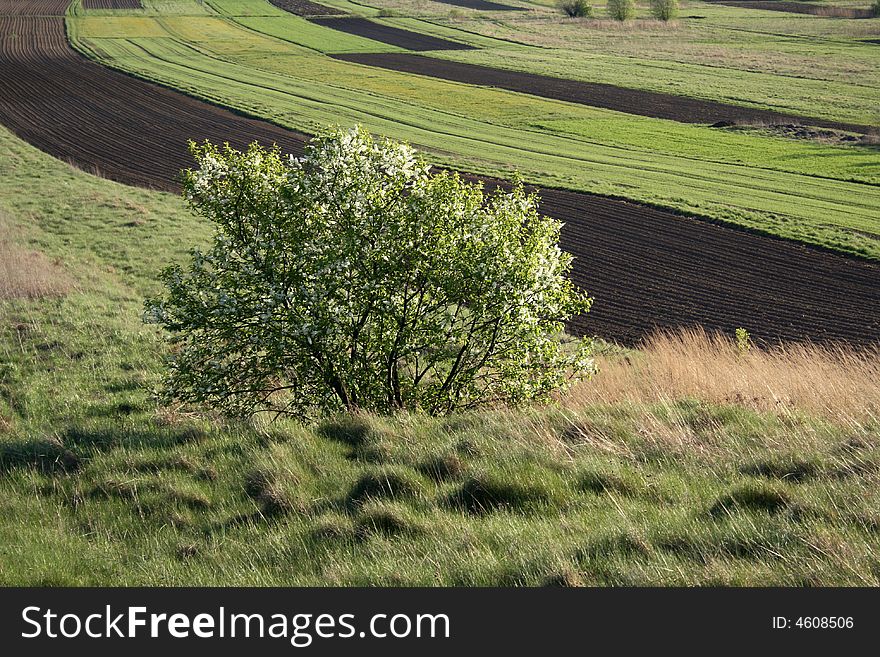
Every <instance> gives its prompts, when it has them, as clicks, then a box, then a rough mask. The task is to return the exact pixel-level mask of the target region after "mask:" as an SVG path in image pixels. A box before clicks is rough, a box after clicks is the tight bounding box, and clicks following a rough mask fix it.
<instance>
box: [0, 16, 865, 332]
mask: <svg viewBox="0 0 880 657" xmlns="http://www.w3.org/2000/svg"><path fill="white" fill-rule="evenodd" d="M51 1H52V0H46V2H44V3H43V7H42V8H38V9H39V12H37V13H43V14H45V13H47V12H48V11H49V3H50V2H51ZM35 2H36V0H34V2H32V3H31V4H32V5H33V4H35ZM17 4H18V3H16V5H17ZM8 6H9V0H0V15H2V14H4V13H6V12H5V11H4V10H5V9H7V8H8ZM11 35H15V36H14V37H12V36H11ZM0 61H2V64H3V65H2V66H0V122H2V123H3V124H4V125H5V126H7V127H8V128H9V129H11V130H12V131H13V132H15V133H16V134H17V135H19V136H20V137H22V138H23V139H25V140H27V141H29V142H30V143H32V144H34V145H35V146H37V147H38V148H40V149H41V150H43V151H46V152H47V153H50V154H52V155H55V156H56V157H59V158H61V159H63V160H67V161H70V162H72V163H74V164H75V165H77V166H79V167H81V168H83V169H85V170H87V171H93V172H97V173H99V174H100V175H103V176H106V177H108V178H112V179H114V180H118V181H121V182H125V183H129V184H134V185H141V186H146V187H154V188H159V189H167V190H175V189H177V188H178V185H177V182H176V181H177V175H178V171H179V170H180V169H181V168H185V167H188V166H190V165H191V160H190V158H189V155H188V153H187V149H186V142H187V140H188V139H197V140H201V139H204V138H208V139H211V140H214V141H224V140H228V141H229V142H230V143H232V144H233V145H235V146H238V147H242V146H244V145H245V144H247V143H249V142H250V141H252V140H258V141H260V142H262V143H264V144H270V143H272V142H277V143H278V144H279V145H280V146H281V147H282V149H283V150H285V151H287V152H293V153H299V152H301V150H302V147H303V144H304V142H305V139H306V138H307V137H306V136H305V135H301V134H298V133H295V132H292V131H289V130H284V129H282V128H279V127H277V126H274V125H271V124H269V123H266V122H262V121H256V120H251V119H247V118H243V117H241V116H238V115H236V114H234V113H232V112H229V111H226V110H223V109H220V108H217V107H215V106H213V105H209V104H207V103H203V102H201V101H198V100H195V99H192V98H190V97H188V96H185V95H183V94H180V93H177V92H174V91H171V90H168V89H165V88H162V87H159V86H157V85H153V84H149V83H146V82H142V81H139V80H137V79H135V78H132V77H129V76H127V75H124V74H122V73H118V72H115V71H112V70H109V69H107V68H104V67H102V66H100V65H98V64H95V63H93V62H91V61H89V60H87V59H85V58H83V57H81V56H80V55H79V54H77V53H76V52H75V51H73V49H72V48H71V47H70V46H69V45H68V43H67V40H66V37H65V32H64V22H63V18H61V17H36V16H0ZM541 207H542V210H543V211H544V212H546V213H547V214H550V215H552V216H554V217H557V218H559V219H560V220H562V221H564V222H565V228H564V230H563V237H562V246H563V247H564V248H565V249H567V250H569V251H571V252H572V253H574V254H575V255H576V256H577V258H576V260H575V266H574V271H573V274H572V278H573V279H574V280H575V281H576V282H577V283H578V284H580V285H581V286H582V287H584V288H585V289H587V290H588V291H589V292H590V293H591V294H592V295H594V297H595V298H596V305H595V307H594V311H593V312H591V313H590V314H589V315H588V316H587V317H586V318H579V319H578V320H576V321H575V322H573V323H572V328H573V329H574V330H575V331H577V332H579V333H590V334H600V335H604V336H607V337H611V338H614V339H616V340H619V341H621V342H626V343H633V342H635V341H637V340H638V339H639V338H640V337H642V336H643V335H644V334H645V333H646V332H647V331H650V330H651V329H652V328H654V327H667V328H668V327H675V326H687V325H697V324H699V325H703V326H705V327H707V328H710V329H722V330H725V331H728V332H730V331H732V330H733V329H734V328H736V327H737V326H743V327H745V328H747V329H748V330H749V331H750V332H751V333H752V335H753V336H754V337H755V338H758V339H765V340H775V339H779V338H784V339H797V340H802V339H811V340H814V341H826V340H847V341H850V342H852V343H855V344H866V343H869V342H874V341H877V340H878V338H880V265H877V264H873V263H867V262H861V261H857V260H853V259H850V258H846V257H844V256H839V255H835V254H830V253H825V252H820V251H816V250H811V249H808V248H806V247H803V246H800V245H797V244H794V243H791V242H784V241H781V240H774V239H769V238H764V237H761V236H757V235H752V234H749V233H745V232H742V231H737V230H732V229H729V228H724V227H720V226H716V225H713V224H711V223H708V222H703V221H699V220H696V219H689V218H684V217H679V216H676V215H674V214H671V213H669V212H664V211H662V210H657V209H653V208H648V207H645V206H641V205H637V204H633V203H627V202H622V201H617V200H613V199H606V198H602V197H596V196H590V195H587V194H580V193H575V192H566V191H558V190H545V191H544V192H543V203H542V206H541Z"/></svg>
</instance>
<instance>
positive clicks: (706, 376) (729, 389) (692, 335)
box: [563, 330, 880, 422]
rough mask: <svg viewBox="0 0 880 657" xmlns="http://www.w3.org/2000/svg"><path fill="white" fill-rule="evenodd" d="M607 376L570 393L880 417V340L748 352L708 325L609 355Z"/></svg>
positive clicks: (582, 397)
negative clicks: (867, 344) (871, 344)
mask: <svg viewBox="0 0 880 657" xmlns="http://www.w3.org/2000/svg"><path fill="white" fill-rule="evenodd" d="M599 366H600V372H599V374H598V375H597V376H596V377H595V378H594V379H593V380H592V381H589V382H585V383H583V384H580V385H579V386H577V387H575V388H574V389H573V390H572V391H570V392H569V394H567V395H566V397H565V399H564V402H563V403H564V405H565V406H566V407H569V408H573V407H577V406H579V405H583V404H585V403H597V402H608V403H615V402H621V401H629V402H635V403H654V402H665V401H672V400H676V399H682V398H693V399H700V400H703V401H706V402H711V403H719V404H731V403H732V404H738V405H741V406H745V407H748V408H752V409H754V410H757V411H768V410H773V411H780V412H789V411H795V410H797V411H803V412H806V413H810V414H813V415H817V416H821V417H826V418H829V419H832V420H844V421H859V422H861V421H867V420H871V419H876V418H878V417H880V346H878V347H876V348H874V349H868V350H861V351H859V350H855V349H851V348H849V347H846V346H818V345H808V344H787V345H783V346H778V347H774V348H770V349H757V348H754V347H753V348H751V349H749V350H747V351H743V350H741V349H740V348H739V347H738V346H737V344H736V343H735V342H734V341H733V340H731V339H729V338H727V337H725V336H722V335H717V334H714V335H713V334H708V333H706V332H704V331H702V330H687V331H681V332H676V333H659V334H657V335H655V336H653V337H652V338H651V339H650V340H648V341H647V343H646V345H645V347H644V349H643V350H640V351H639V352H638V353H633V354H631V355H627V356H608V357H604V358H602V359H601V361H600V363H599Z"/></svg>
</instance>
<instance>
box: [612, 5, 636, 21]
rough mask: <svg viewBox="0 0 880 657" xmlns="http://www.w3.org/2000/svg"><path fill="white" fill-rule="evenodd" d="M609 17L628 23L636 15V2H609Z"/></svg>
mask: <svg viewBox="0 0 880 657" xmlns="http://www.w3.org/2000/svg"><path fill="white" fill-rule="evenodd" d="M607 8H608V15H609V16H611V18H613V19H614V20H616V21H627V20H630V19H631V18H634V17H635V15H636V3H635V0H608V5H607Z"/></svg>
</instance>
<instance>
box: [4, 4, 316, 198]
mask: <svg viewBox="0 0 880 657" xmlns="http://www.w3.org/2000/svg"><path fill="white" fill-rule="evenodd" d="M8 4H9V0H0V12H4V11H5V8H6V6H7V5H8ZM62 11H63V9H62ZM13 35H14V36H13ZM0 62H2V65H0V122H2V123H3V124H4V125H5V126H6V127H8V128H9V129H10V130H12V131H13V132H15V133H16V134H17V135H18V136H19V137H21V138H22V139H25V140H26V141H28V142H30V143H31V144H33V145H35V146H36V147H37V148H40V149H41V150H44V151H46V152H48V153H51V154H52V155H55V156H56V157H58V158H61V159H62V160H66V161H69V162H72V163H74V164H76V166H78V167H80V168H82V169H84V170H86V171H89V172H95V173H99V174H100V175H103V176H105V177H108V178H112V179H113V180H118V181H120V182H124V183H129V184H134V185H141V186H146V187H157V188H161V189H172V188H174V186H175V185H174V181H175V179H176V177H177V173H176V172H177V171H179V170H180V169H182V168H186V167H188V166H190V165H191V163H192V160H191V158H190V156H189V153H188V152H187V148H186V143H187V140H188V139H195V140H197V141H200V140H203V139H211V140H213V141H219V142H223V141H229V142H230V143H231V144H234V145H236V146H238V147H244V146H246V145H247V144H249V143H250V142H252V141H255V140H256V141H260V142H262V143H263V144H266V145H271V144H272V143H273V142H278V144H280V145H281V147H282V148H283V149H284V150H290V151H291V152H300V151H301V150H302V144H303V142H304V139H305V137H303V136H302V135H298V134H296V133H294V132H291V131H289V130H284V129H282V128H279V127H276V126H273V125H270V124H268V123H265V122H262V121H255V120H252V119H248V118H244V117H242V116H238V115H236V114H233V113H232V112H229V111H227V110H224V109H221V108H218V107H214V106H212V105H209V104H207V103H203V102H199V101H197V100H195V99H192V98H189V97H188V96H185V95H183V94H180V93H176V92H174V91H171V90H169V89H165V88H163V87H159V86H157V85H153V84H149V83H146V82H143V81H141V80H137V79H135V78H133V77H130V76H127V75H124V74H123V73H119V72H116V71H112V70H110V69H108V68H105V67H103V66H100V65H98V64H95V63H94V62H91V61H89V60H87V59H86V58H84V57H82V56H81V55H79V54H78V53H77V52H75V51H74V50H73V49H72V48H71V47H70V46H69V45H68V43H67V38H66V35H65V31H64V19H63V18H62V17H60V16H58V17H51V16H40V17H37V16H0Z"/></svg>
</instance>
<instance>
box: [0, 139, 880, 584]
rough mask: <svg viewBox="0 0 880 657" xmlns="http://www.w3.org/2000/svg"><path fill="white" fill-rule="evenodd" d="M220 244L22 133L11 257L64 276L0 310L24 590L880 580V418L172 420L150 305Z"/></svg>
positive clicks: (1, 423) (4, 485) (173, 209)
mask: <svg viewBox="0 0 880 657" xmlns="http://www.w3.org/2000/svg"><path fill="white" fill-rule="evenodd" d="M206 238H207V227H206V226H205V225H204V224H202V223H201V222H200V221H199V220H198V219H196V218H195V217H193V216H192V215H191V214H190V213H189V212H187V211H186V210H185V209H184V207H183V203H182V201H181V200H180V199H179V198H178V197H176V196H175V195H171V194H165V193H159V192H149V191H145V190H139V189H134V188H130V187H125V186H123V185H118V184H115V183H112V182H108V181H106V180H102V179H99V178H96V177H93V176H90V175H87V174H85V173H82V172H80V171H77V170H74V169H72V168H70V167H69V166H67V165H65V164H63V163H61V162H59V161H57V160H54V159H52V158H50V157H49V156H47V155H45V154H43V153H40V152H39V151H37V150H36V149H34V148H32V147H30V146H28V145H26V144H24V143H23V142H21V141H20V140H18V139H16V138H14V137H13V136H12V135H11V134H10V133H8V132H7V131H6V130H5V129H0V247H2V248H3V249H5V251H4V253H5V254H6V256H7V257H8V254H10V253H11V254H19V255H20V254H21V253H26V254H28V258H30V260H29V262H31V263H32V264H31V266H30V268H29V272H28V275H29V276H30V277H33V275H34V273H35V269H36V268H35V266H34V265H33V263H35V262H36V263H39V265H40V268H42V269H43V270H44V271H45V273H47V275H49V276H50V278H49V279H48V281H49V283H51V285H50V286H49V287H48V288H46V289H44V291H43V292H42V293H40V294H34V295H31V296H30V297H29V298H23V297H21V296H17V295H16V294H14V291H13V294H7V296H0V314H2V316H3V317H4V320H7V321H4V322H3V323H2V325H0V557H2V558H0V582H2V583H3V584H18V585H44V586H45V585H73V584H77V585H84V584H94V585H106V584H108V583H113V584H114V585H126V584H132V585H133V584H148V585H199V584H202V585H235V584H242V585H281V584H299V585H304V584H338V585H343V584H370V585H376V584H389V585H394V584H405V585H535V584H546V583H554V584H566V585H578V584H618V585H660V584H679V585H695V584H716V585H717V584H725V585H737V584H759V585H772V584H779V585H809V584H813V585H816V584H818V585H829V584H854V585H877V584H878V582H880V579H878V578H880V568H878V564H880V560H878V559H880V538H878V536H880V534H878V532H877V527H878V524H880V518H878V515H877V509H878V502H880V500H878V497H877V495H878V490H880V488H878V487H877V485H876V481H877V472H878V471H880V451H878V450H880V447H878V444H877V440H876V436H877V429H878V427H877V424H876V418H874V419H873V420H872V419H870V417H868V416H864V415H862V413H861V412H856V411H850V410H847V409H843V408H841V407H836V408H835V409H833V412H832V413H830V414H825V413H814V414H810V413H806V412H803V411H801V410H798V409H785V410H780V409H779V407H776V408H775V409H774V410H772V411H761V410H755V409H750V408H748V407H747V406H743V405H737V404H718V403H711V402H710V401H707V400H701V399H699V398H688V397H682V398H670V399H668V400H666V401H663V402H656V403H634V402H633V403H625V402H616V403H598V402H595V403H585V402H577V403H573V404H568V405H567V406H565V407H562V408H557V409H549V410H534V411H528V412H525V413H523V414H519V415H515V416H514V415H512V414H511V413H508V412H503V411H497V412H482V413H467V414H461V415H458V416H454V417H451V418H448V419H430V418H426V417H420V416H407V415H402V416H400V417H397V418H393V419H382V418H376V417H366V416H363V417H340V418H336V419H330V420H327V421H326V422H324V423H322V424H319V425H316V426H313V427H304V426H301V425H298V424H296V423H293V422H286V421H278V422H275V423H274V424H271V425H266V424H264V423H262V422H254V423H249V422H241V423H234V422H229V421H224V420H222V419H220V418H216V417H213V416H211V415H210V414H208V415H205V414H201V415H195V414H192V413H189V412H184V411H183V410H182V409H176V408H167V407H162V406H159V405H158V404H157V402H156V400H155V398H154V397H153V396H152V393H151V390H152V389H153V387H154V386H155V385H156V383H157V380H158V376H159V372H160V370H161V367H162V354H163V349H164V348H163V345H162V344H161V342H160V341H159V340H158V336H157V334H156V332H155V330H154V329H153V328H151V327H147V326H144V325H143V324H142V323H141V321H140V313H141V308H142V305H141V303H142V299H143V297H144V296H146V295H148V294H152V293H154V292H155V291H156V286H157V283H156V278H155V272H156V271H157V270H158V269H159V268H161V267H163V266H165V265H167V264H168V263H169V262H174V261H179V260H180V259H182V258H183V257H184V255H185V248H186V247H188V246H189V245H196V244H202V243H204V242H205V240H206ZM37 256H39V258H37ZM4 262H6V261H4ZM10 262H12V260H10ZM13 275H14V272H13ZM5 282H6V283H9V281H8V280H5ZM52 286H54V287H52ZM611 357H613V354H609V358H611ZM630 357H635V354H630ZM788 473H795V474H791V475H790V474H788ZM474 500H477V502H474ZM478 503H479V504H480V505H484V506H477V504H478Z"/></svg>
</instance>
